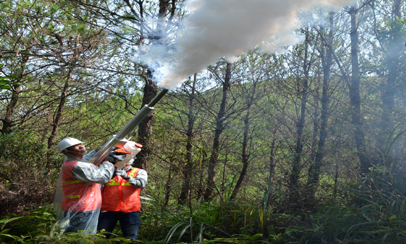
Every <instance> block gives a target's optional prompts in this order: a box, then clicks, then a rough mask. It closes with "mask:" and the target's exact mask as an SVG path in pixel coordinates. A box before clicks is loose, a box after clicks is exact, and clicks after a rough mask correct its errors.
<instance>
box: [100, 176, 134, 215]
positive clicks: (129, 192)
mask: <svg viewBox="0 0 406 244" xmlns="http://www.w3.org/2000/svg"><path fill="white" fill-rule="evenodd" d="M140 170H141V169H138V168H133V169H131V170H130V171H129V172H128V173H129V174H128V175H129V176H131V177H135V176H136V175H137V173H138V172H139V171H140ZM140 192H141V188H137V187H134V186H133V185H131V184H130V183H128V181H127V180H125V179H123V178H121V177H120V176H118V175H116V176H115V177H114V178H113V179H112V180H111V181H110V182H109V183H107V184H106V186H105V187H104V188H103V190H102V206H101V210H103V211H104V210H105V211H120V212H123V213H129V212H134V211H139V210H140V208H141V199H140V196H139V195H140Z"/></svg>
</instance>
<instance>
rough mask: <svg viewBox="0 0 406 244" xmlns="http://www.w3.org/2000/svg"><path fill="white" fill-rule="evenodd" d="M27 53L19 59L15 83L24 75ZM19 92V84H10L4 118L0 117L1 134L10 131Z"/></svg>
mask: <svg viewBox="0 0 406 244" xmlns="http://www.w3.org/2000/svg"><path fill="white" fill-rule="evenodd" d="M28 59H29V58H28V55H23V56H22V60H21V69H20V71H19V72H17V73H19V74H18V75H16V76H17V80H16V81H15V83H21V81H22V79H23V75H24V69H25V65H26V63H27V61H28ZM19 94H20V85H12V90H11V99H10V102H9V103H8V104H7V108H6V114H5V116H4V119H2V122H3V127H2V128H1V133H2V134H9V133H11V131H12V128H13V125H14V124H13V116H14V111H15V109H16V107H17V103H18V99H19Z"/></svg>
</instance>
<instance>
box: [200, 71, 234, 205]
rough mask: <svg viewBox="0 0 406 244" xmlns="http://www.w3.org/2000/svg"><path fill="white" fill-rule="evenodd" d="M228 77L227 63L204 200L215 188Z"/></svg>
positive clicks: (229, 72) (228, 85) (228, 82)
mask: <svg viewBox="0 0 406 244" xmlns="http://www.w3.org/2000/svg"><path fill="white" fill-rule="evenodd" d="M230 78H231V64H230V63H227V67H226V76H225V79H224V83H223V97H222V100H221V104H220V110H219V112H218V114H217V118H216V130H215V133H214V139H213V147H212V151H211V155H210V161H209V166H208V169H207V172H208V176H207V186H206V191H205V193H204V200H205V201H208V200H209V199H210V197H211V195H212V193H213V190H214V188H215V183H214V177H215V174H216V172H215V167H216V165H217V159H218V150H219V147H220V136H221V133H222V132H223V129H224V122H225V118H226V106H227V94H228V91H229V90H230Z"/></svg>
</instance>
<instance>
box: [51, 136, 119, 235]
mask: <svg viewBox="0 0 406 244" xmlns="http://www.w3.org/2000/svg"><path fill="white" fill-rule="evenodd" d="M57 148H58V151H59V152H60V153H63V154H65V156H66V158H65V162H64V163H63V165H62V169H61V173H60V176H59V180H58V186H57V190H56V194H55V200H54V210H55V213H56V215H57V219H58V220H59V226H60V227H61V228H62V229H64V231H65V232H77V231H83V235H87V234H90V233H95V232H96V228H97V221H98V218H99V213H100V207H101V202H102V200H101V186H102V184H103V183H107V182H109V180H110V179H111V177H112V176H113V173H114V170H115V168H114V165H113V163H114V161H115V160H114V159H112V158H111V157H110V155H109V156H108V157H110V160H108V161H104V162H103V163H101V164H100V165H99V166H96V165H94V164H92V163H88V162H87V161H88V159H90V158H92V155H94V153H95V151H92V152H91V153H89V154H87V152H86V147H85V146H84V144H83V142H81V141H79V140H78V139H75V138H72V137H66V138H64V139H63V140H61V141H60V142H59V143H58V146H57ZM119 159H120V158H118V160H119ZM116 161H117V160H116Z"/></svg>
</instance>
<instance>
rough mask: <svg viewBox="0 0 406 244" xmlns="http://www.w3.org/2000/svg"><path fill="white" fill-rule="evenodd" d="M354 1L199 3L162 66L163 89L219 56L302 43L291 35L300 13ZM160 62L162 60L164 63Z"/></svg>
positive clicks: (221, 0) (219, 0) (193, 4)
mask: <svg viewBox="0 0 406 244" xmlns="http://www.w3.org/2000/svg"><path fill="white" fill-rule="evenodd" d="M350 2H351V0H195V1H192V2H191V3H190V4H189V5H188V6H187V7H188V8H191V9H192V12H191V14H190V15H189V16H188V17H187V18H186V19H185V20H184V26H185V28H184V29H183V30H182V33H181V35H179V37H178V38H176V39H175V40H174V41H175V44H176V46H177V48H176V49H175V51H174V52H173V53H172V54H171V55H170V56H171V57H172V58H171V60H174V61H175V62H172V61H171V62H170V63H166V64H165V63H164V64H163V66H162V67H163V68H164V70H165V71H164V72H165V74H164V75H163V78H162V79H161V82H160V83H159V85H160V86H163V87H167V88H173V87H176V86H179V85H180V84H181V83H182V81H183V80H185V79H186V78H187V77H188V76H190V75H192V74H194V73H196V72H199V71H201V70H202V69H204V68H205V67H206V66H207V65H209V64H212V63H214V62H216V60H217V59H218V58H219V57H226V58H227V60H229V61H231V62H232V61H235V60H236V56H237V55H240V54H242V53H244V52H246V51H248V50H250V49H253V48H255V47H258V46H260V47H261V48H262V50H263V51H266V52H273V51H276V50H278V49H279V48H280V47H282V46H286V45H291V44H294V43H296V42H297V41H298V39H297V38H296V37H295V35H294V34H293V31H294V30H295V29H297V28H298V27H299V26H298V25H299V23H298V21H297V14H298V13H300V12H302V11H306V10H309V9H311V8H313V7H315V6H318V5H327V6H332V7H342V6H345V5H347V4H349V3H350ZM161 61H162V59H161Z"/></svg>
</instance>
